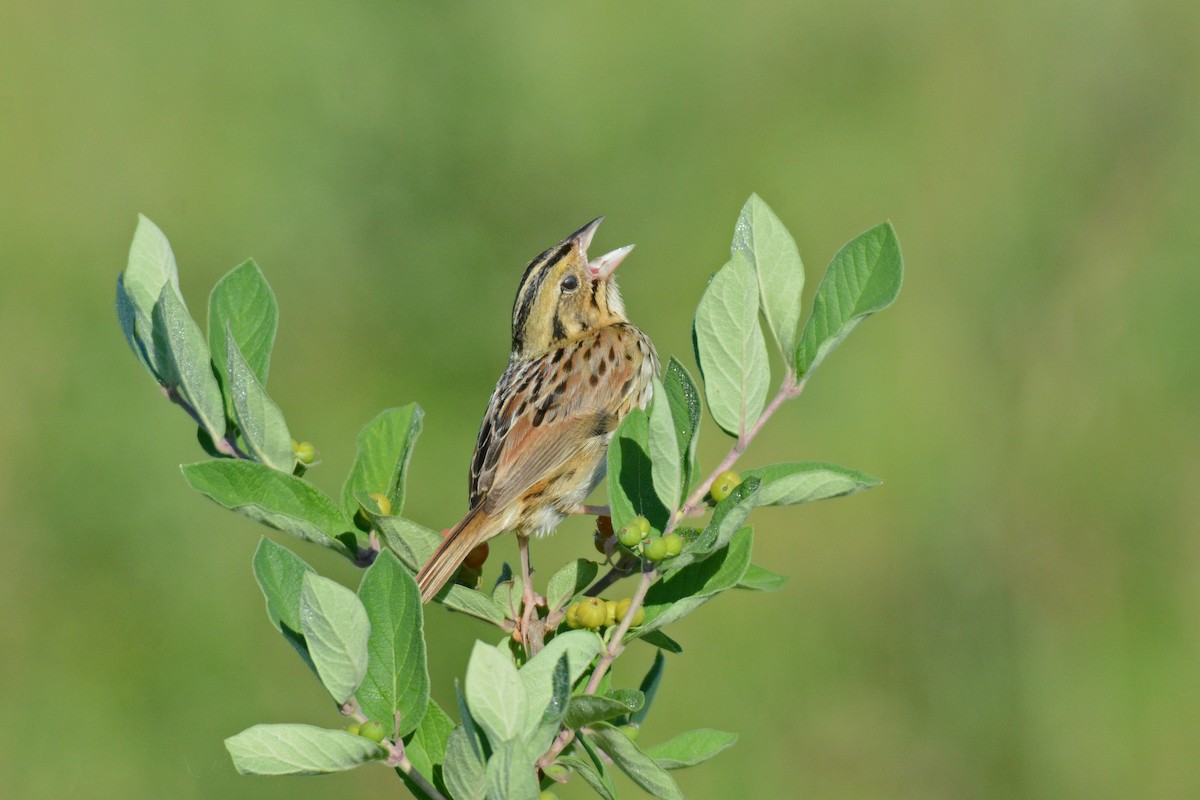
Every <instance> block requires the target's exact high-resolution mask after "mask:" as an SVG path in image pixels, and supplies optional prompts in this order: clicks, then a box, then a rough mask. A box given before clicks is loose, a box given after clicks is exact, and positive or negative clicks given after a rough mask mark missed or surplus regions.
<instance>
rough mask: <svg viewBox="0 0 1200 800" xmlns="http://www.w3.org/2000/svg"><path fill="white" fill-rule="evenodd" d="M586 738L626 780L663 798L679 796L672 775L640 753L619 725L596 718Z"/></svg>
mask: <svg viewBox="0 0 1200 800" xmlns="http://www.w3.org/2000/svg"><path fill="white" fill-rule="evenodd" d="M588 738H590V739H591V740H592V741H593V742H595V743H596V746H597V747H599V748H600V749H601V750H603V751H604V752H605V753H607V754H608V757H609V758H611V759H612V760H613V763H614V764H616V765H617V766H618V767H620V768H621V771H622V772H624V773H625V774H626V775H628V776H629V778H630V780H632V781H633V782H634V783H636V784H637V785H638V786H640V787H642V788H643V789H645V790H646V791H647V792H649V793H650V794H652V795H654V796H655V797H662V798H666V800H683V792H681V791H679V786H677V785H676V783H675V779H674V778H672V777H671V776H670V774H668V773H667V771H666V770H664V769H663V768H662V767H660V766H659V765H658V763H657V762H655V760H654V759H653V758H651V757H650V756H648V755H646V754H645V753H643V752H642V751H641V750H640V749H639V748H638V746H637V745H636V744H634V743H633V741H632V740H631V739H630V738H629V737H628V736H626V735H625V732H624V731H622V730H621V729H620V728H615V727H613V726H612V725H609V724H608V723H607V722H598V723H596V724H595V725H594V726H593V728H592V732H591V733H590V734H589V736H588Z"/></svg>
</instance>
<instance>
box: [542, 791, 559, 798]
mask: <svg viewBox="0 0 1200 800" xmlns="http://www.w3.org/2000/svg"><path fill="white" fill-rule="evenodd" d="M538 800H558V795H556V794H555V793H554V792H551V791H549V790H547V791H544V792H542V793H541V794H539V795H538Z"/></svg>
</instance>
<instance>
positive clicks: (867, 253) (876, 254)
mask: <svg viewBox="0 0 1200 800" xmlns="http://www.w3.org/2000/svg"><path fill="white" fill-rule="evenodd" d="M903 280H904V261H903V258H902V257H901V255H900V243H899V241H897V239H896V231H895V230H894V229H893V228H892V225H891V223H890V222H885V223H883V224H882V225H876V226H875V227H874V228H871V229H870V230H869V231H866V232H865V233H862V234H859V235H858V236H856V237H854V238H853V239H851V240H850V241H849V242H847V243H846V245H845V246H843V247H842V249H841V250H839V251H838V253H837V255H835V256H834V257H833V261H832V262H831V263H830V264H829V269H828V270H826V271H825V277H824V278H822V279H821V285H820V286H818V287H817V294H816V297H814V298H813V310H812V316H810V317H809V318H808V322H807V323H806V324H805V326H804V333H803V335H801V337H800V346H799V347H797V348H796V371H797V372H798V373H799V374H801V375H808V374H809V373H811V372H812V371H813V370H814V369H816V368H817V367H818V366H819V365H820V364H821V362H822V361H824V360H825V357H826V356H828V355H829V354H830V353H832V352H833V350H834V349H835V348H836V347H837V346H838V345H839V344H841V343H842V340H843V339H845V338H846V337H847V336H849V335H850V331H852V330H854V328H855V327H856V326H857V325H858V323H860V322H862V321H863V320H864V319H866V318H867V317H868V316H870V315H871V314H874V313H875V312H876V311H882V310H883V309H885V308H887V307H888V306H890V305H891V304H892V301H894V300H895V299H896V295H897V294H899V293H900V284H901V282H902V281H903Z"/></svg>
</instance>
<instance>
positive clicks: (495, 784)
mask: <svg viewBox="0 0 1200 800" xmlns="http://www.w3.org/2000/svg"><path fill="white" fill-rule="evenodd" d="M538 755H539V754H536V753H531V752H529V749H528V748H527V747H526V746H525V743H524V742H522V741H520V740H517V739H512V740H508V741H505V742H504V743H502V744H501V745H500V746H499V747H498V748H496V751H495V752H494V753H493V754H492V757H491V758H489V759H488V762H487V766H486V767H484V771H483V772H484V781H485V783H486V784H487V791H488V797H489V798H496V799H497V800H500V798H503V800H538V795H539V794H540V793H541V787H540V786H539V785H538V778H537V771H536V770H535V769H534V762H536V761H537V758H538Z"/></svg>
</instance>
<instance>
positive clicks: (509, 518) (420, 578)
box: [417, 217, 659, 621]
mask: <svg viewBox="0 0 1200 800" xmlns="http://www.w3.org/2000/svg"><path fill="white" fill-rule="evenodd" d="M603 220H604V218H603V217H598V218H597V219H594V220H592V221H591V222H589V223H588V224H587V225H584V226H583V227H582V228H580V229H579V230H577V231H575V232H574V233H572V234H571V235H570V236H568V237H567V238H565V239H563V240H562V241H561V242H559V243H558V244H557V245H555V246H554V247H551V248H550V249H549V250H546V251H545V252H544V253H542V254H541V255H539V256H537V257H536V258H534V259H533V260H532V261H530V262H529V264H528V265H527V266H526V268H525V272H524V274H523V275H522V277H521V283H520V286H519V287H518V289H517V295H516V298H515V299H514V301H513V311H512V352H511V354H510V356H509V361H508V366H507V368H506V369H505V370H504V373H503V374H502V375H501V376H500V380H499V381H498V382H497V383H496V388H495V391H493V392H492V396H491V400H490V401H489V402H488V406H487V412H486V413H485V414H484V417H483V422H482V423H481V425H480V428H479V436H478V439H477V440H476V443H475V452H474V455H473V457H472V459H471V468H470V481H469V485H468V500H469V510H468V511H467V513H466V516H464V517H463V518H462V520H461V521H460V522H459V523H458V524H457V525H455V526H454V527H453V528H452V529H450V531H449V533H448V534H447V535H446V536H445V538H444V539H443V540H442V542H441V544H440V545H439V546H438V547H437V549H436V550H435V551H434V553H433V555H432V556H431V557H430V558H429V561H428V562H426V564H425V565H424V566H423V567H422V568H421V569H420V571H419V572H418V573H417V585H418V587H419V588H420V591H421V602H423V603H427V602H429V601H430V600H431V599H432V598H433V597H435V596H436V595H437V594H438V593H439V592H440V591H441V589H442V587H443V586H445V584H446V583H447V582H448V581H449V580H450V579H451V577H453V576H454V574H455V572H456V571H457V570H458V568H459V565H460V564H461V563H462V562H463V560H464V559H465V558H466V556H467V554H468V553H470V552H471V550H472V549H474V548H475V547H476V546H478V545H480V544H482V543H484V542H486V541H488V540H489V539H492V538H493V537H496V536H499V535H501V534H504V533H507V532H509V531H515V532H516V534H517V541H518V544H519V547H520V552H521V565H522V570H523V574H524V575H525V578H526V580H525V600H526V602H525V605H526V621H528V615H529V612H530V610H531V608H532V602H531V598H532V596H533V595H532V588H531V587H530V585H529V583H530V582H529V580H528V577H529V551H528V546H529V537H531V536H543V535H545V534H547V533H549V532H550V531H552V530H553V529H554V528H555V527H556V526H557V525H558V524H559V523H560V522H561V521H562V520H563V519H564V518H565V517H566V516H568V515H569V514H572V513H577V512H579V511H580V510H581V509H582V506H581V504H582V503H583V501H584V499H585V498H586V497H587V496H588V495H589V494H590V493H591V492H592V490H593V489H595V488H596V486H597V485H598V484H599V483H600V481H601V480H603V478H604V475H605V472H606V468H605V465H606V458H605V457H606V454H607V451H608V445H609V442H610V441H611V439H612V437H613V433H614V431H616V429H617V426H618V425H619V424H620V423H621V420H622V419H623V418H624V417H625V415H626V414H628V413H629V412H630V411H631V410H632V409H634V408H642V409H644V408H646V407H647V406H648V405H649V403H650V400H651V396H652V394H653V379H654V377H655V376H656V375H657V374H658V371H659V360H658V355H657V353H656V352H655V350H654V345H653V344H652V343H651V341H650V339H649V337H647V336H646V334H644V333H643V332H642V331H641V330H639V329H638V328H637V327H636V326H634V325H633V323H631V322H630V321H629V319H628V317H627V316H626V314H625V304H624V302H623V301H622V299H621V293H620V291H619V290H618V288H617V283H616V281H615V279H614V277H613V273H614V271H615V270H616V268H617V266H618V265H620V264H621V262H622V261H624V260H625V257H626V256H628V255H629V253H630V251H631V250H633V245H628V246H626V247H622V248H619V249H617V250H613V251H612V252H609V253H605V254H604V255H601V256H598V257H596V258H593V259H589V258H588V247H589V246H590V245H591V243H592V237H593V236H595V234H596V229H597V228H598V227H599V226H600V223H601V222H602V221H603Z"/></svg>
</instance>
